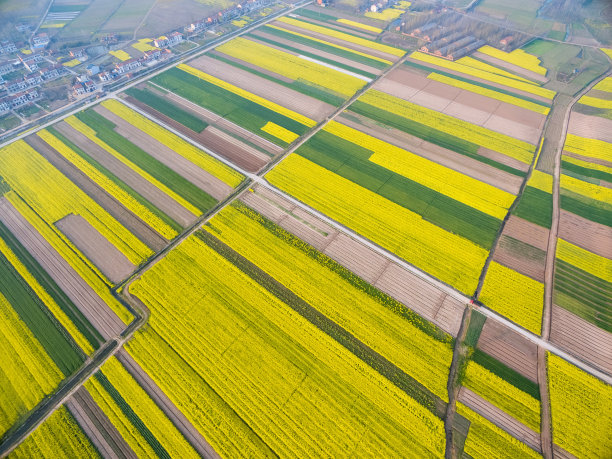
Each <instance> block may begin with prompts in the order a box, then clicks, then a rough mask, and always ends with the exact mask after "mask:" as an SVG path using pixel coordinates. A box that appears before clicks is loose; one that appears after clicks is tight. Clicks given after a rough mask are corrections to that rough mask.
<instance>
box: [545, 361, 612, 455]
mask: <svg viewBox="0 0 612 459" xmlns="http://www.w3.org/2000/svg"><path fill="white" fill-rule="evenodd" d="M548 388H549V392H550V409H551V416H552V432H553V440H554V442H555V443H556V444H558V445H559V446H561V447H562V448H564V449H565V450H566V451H568V452H569V453H571V454H573V455H575V456H577V457H606V456H607V455H608V454H609V453H610V451H611V450H612V438H611V437H610V430H611V429H612V386H609V385H607V384H606V383H604V382H603V381H601V380H599V379H597V378H596V377H594V376H591V375H589V374H588V373H585V372H584V371H582V370H580V369H579V368H577V367H575V366H574V365H572V364H570V363H569V362H567V361H566V360H564V359H562V358H561V357H557V356H556V355H554V354H550V353H549V354H548Z"/></svg>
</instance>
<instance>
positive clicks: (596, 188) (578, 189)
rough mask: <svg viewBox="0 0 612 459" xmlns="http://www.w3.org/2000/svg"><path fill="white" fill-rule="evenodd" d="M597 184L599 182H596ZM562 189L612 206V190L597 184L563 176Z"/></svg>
mask: <svg viewBox="0 0 612 459" xmlns="http://www.w3.org/2000/svg"><path fill="white" fill-rule="evenodd" d="M596 182H599V181H598V180H596ZM561 188H565V189H566V190H568V191H571V192H573V193H576V194H579V195H582V196H586V197H587V198H590V199H594V200H596V201H601V202H604V203H606V204H612V189H610V188H608V187H605V186H600V185H598V184H597V183H591V182H587V181H585V180H580V179H578V178H575V177H572V176H570V175H567V174H561Z"/></svg>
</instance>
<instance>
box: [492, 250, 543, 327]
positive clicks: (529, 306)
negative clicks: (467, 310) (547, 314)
mask: <svg viewBox="0 0 612 459" xmlns="http://www.w3.org/2000/svg"><path fill="white" fill-rule="evenodd" d="M480 301H482V302H483V303H484V304H485V305H487V306H488V307H490V308H491V309H493V310H495V311H497V312H499V313H500V314H502V315H504V316H506V317H507V318H509V319H510V320H512V321H513V322H516V323H517V324H519V325H521V326H522V327H524V328H526V329H527V330H529V331H531V332H533V333H536V334H540V330H541V326H542V307H543V304H544V284H542V283H541V282H538V281H536V280H533V279H531V278H530V277H527V276H525V275H523V274H521V273H518V272H516V271H514V270H513V269H510V268H508V267H506V266H504V265H500V264H499V263H496V262H492V263H491V264H490V265H489V269H488V270H487V275H486V277H485V281H484V285H483V287H482V291H481V293H480Z"/></svg>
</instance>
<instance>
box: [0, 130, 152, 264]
mask: <svg viewBox="0 0 612 459" xmlns="http://www.w3.org/2000/svg"><path fill="white" fill-rule="evenodd" d="M0 170H2V176H3V177H4V180H6V182H7V183H8V184H9V185H10V187H11V188H12V189H13V190H15V191H16V192H17V193H19V194H20V195H21V196H22V197H23V198H24V199H25V200H26V201H27V203H28V204H29V205H30V206H31V207H32V208H33V209H34V210H35V211H36V212H37V213H38V214H39V215H40V216H41V217H42V218H44V220H45V221H46V222H47V223H48V224H50V225H53V224H54V223H55V222H57V221H58V220H61V219H62V218H64V217H65V216H67V215H69V214H76V215H80V216H81V217H83V218H84V219H85V220H87V221H88V222H89V223H90V224H91V225H92V226H93V227H94V228H96V230H98V231H99V232H100V234H102V235H103V236H104V237H105V238H106V239H108V241H109V242H110V243H111V244H113V245H114V246H115V247H116V248H117V249H118V250H119V251H120V252H121V253H123V254H124V255H125V256H126V257H127V258H128V259H129V260H130V261H131V262H132V263H133V264H135V265H139V264H140V263H141V262H142V261H143V260H145V259H146V258H147V257H149V256H150V255H151V254H152V252H151V250H150V249H149V248H148V247H147V246H145V245H144V244H143V243H142V242H141V241H140V240H138V239H137V238H136V237H135V236H134V235H133V234H132V233H130V232H129V231H128V230H127V229H126V228H124V227H123V226H122V225H121V224H120V223H119V222H118V221H117V220H115V219H114V218H113V217H112V216H111V215H110V214H109V213H108V212H106V211H105V210H104V209H103V208H102V207H101V206H100V205H98V204H97V203H96V202H95V201H94V200H93V199H91V198H90V197H89V196H87V195H86V194H85V193H84V192H83V191H81V190H80V189H79V188H78V187H77V186H76V185H75V184H74V183H72V182H71V181H70V180H69V179H68V178H67V177H65V176H64V175H62V173H61V172H59V171H58V170H57V169H55V168H54V167H53V166H52V165H51V164H50V163H49V162H48V161H47V160H46V159H44V158H43V157H42V156H41V155H40V154H39V153H38V152H36V151H35V150H34V149H33V148H32V147H30V146H29V145H28V144H26V143H25V142H24V141H23V140H18V141H16V142H13V143H12V144H10V145H8V146H7V147H4V148H3V149H2V150H0Z"/></svg>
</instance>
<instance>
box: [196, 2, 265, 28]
mask: <svg viewBox="0 0 612 459" xmlns="http://www.w3.org/2000/svg"><path fill="white" fill-rule="evenodd" d="M272 3H274V0H248V1H246V2H244V3H242V4H238V5H235V6H233V7H231V8H228V9H226V10H223V11H219V13H217V14H216V15H214V16H210V17H208V18H203V19H201V20H199V21H196V22H192V23H191V24H189V25H187V26H185V33H188V34H190V35H194V34H197V33H199V32H203V31H205V30H206V29H209V28H210V27H212V26H214V25H217V24H222V23H224V22H227V21H231V20H232V19H236V18H238V17H240V16H242V15H244V14H247V13H249V12H251V11H253V10H257V9H259V8H263V7H264V6H267V5H270V4H272Z"/></svg>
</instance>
